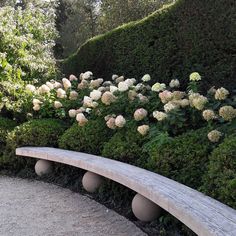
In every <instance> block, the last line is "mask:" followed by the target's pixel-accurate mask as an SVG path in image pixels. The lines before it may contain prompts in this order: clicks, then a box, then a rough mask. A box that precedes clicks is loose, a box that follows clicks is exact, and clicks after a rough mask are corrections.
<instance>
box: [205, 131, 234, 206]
mask: <svg viewBox="0 0 236 236" xmlns="http://www.w3.org/2000/svg"><path fill="white" fill-rule="evenodd" d="M209 159H210V163H209V170H208V172H207V173H206V175H205V176H204V184H203V186H202V188H201V190H202V191H204V192H205V193H206V194H208V195H209V196H212V197H213V198H216V199H218V200H219V201H221V202H224V203H225V204H228V205H229V206H231V207H233V208H235V209H236V134H234V135H232V136H230V137H227V138H225V140H224V142H223V143H221V144H220V145H219V147H218V148H216V149H215V150H214V151H213V152H212V154H211V156H210V158H209Z"/></svg>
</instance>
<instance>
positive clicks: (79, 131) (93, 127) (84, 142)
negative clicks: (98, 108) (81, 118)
mask: <svg viewBox="0 0 236 236" xmlns="http://www.w3.org/2000/svg"><path fill="white" fill-rule="evenodd" d="M112 133H113V131H112V130H110V129H108V128H107V126H106V123H105V122H104V120H101V119H97V120H90V121H89V122H88V123H86V124H85V125H84V126H82V127H81V126H79V125H78V123H77V122H76V123H75V124H74V125H72V126H71V127H70V128H69V129H68V130H66V132H65V133H64V134H63V135H62V137H61V138H60V139H59V147H60V148H63V149H68V150H73V151H78V152H86V153H91V154H100V153H101V150H102V148H103V145H104V143H105V142H106V141H107V140H109V138H110V137H111V136H112Z"/></svg>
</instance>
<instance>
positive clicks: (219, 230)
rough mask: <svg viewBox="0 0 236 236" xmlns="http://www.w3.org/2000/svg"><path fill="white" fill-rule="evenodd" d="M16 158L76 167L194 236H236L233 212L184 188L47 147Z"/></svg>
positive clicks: (124, 166) (108, 161)
mask: <svg viewBox="0 0 236 236" xmlns="http://www.w3.org/2000/svg"><path fill="white" fill-rule="evenodd" d="M16 155H19V156H25V157H33V158H38V159H42V160H49V161H52V162H58V163H63V164H67V165H71V166H75V167H79V168H82V169H85V170H88V171H91V172H93V173H96V174H98V175H101V176H104V177H106V178H108V179H111V180H113V181H116V182H118V183H120V184H122V185H124V186H126V187H128V188H130V189H132V190H134V191H136V192H137V193H139V194H141V195H143V196H144V197H146V198H148V199H150V200H151V201H153V202H154V203H156V204H157V205H159V206H160V207H162V208H163V209H165V210H166V211H167V212H169V213H170V214H172V215H173V216H175V217H176V218H177V219H179V220H180V221H181V222H183V223H184V224H185V225H186V226H188V227H189V228H190V229H192V230H193V231H194V232H195V233H196V234H197V235H201V236H208V235H217V236H224V235H230V236H236V211H235V210H234V209H232V208H230V207H228V206H226V205H224V204H222V203H220V202H218V201H216V200H214V199H212V198H210V197H207V196H205V195H204V194H202V193H200V192H198V191H196V190H194V189H191V188H189V187H187V186H185V185H183V184H180V183H178V182H175V181H173V180H171V179H168V178H166V177H163V176H161V175H158V174H156V173H153V172H150V171H148V170H144V169H141V168H138V167H135V166H132V165H129V164H125V163H121V162H118V161H114V160H111V159H107V158H103V157H99V156H95V155H90V154H85V153H79V152H74V151H67V150H62V149H56V148H48V147H21V148H17V149H16Z"/></svg>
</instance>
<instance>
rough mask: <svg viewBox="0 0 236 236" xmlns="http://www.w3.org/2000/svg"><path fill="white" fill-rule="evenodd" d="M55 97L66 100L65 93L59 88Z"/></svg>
mask: <svg viewBox="0 0 236 236" xmlns="http://www.w3.org/2000/svg"><path fill="white" fill-rule="evenodd" d="M57 97H58V98H66V91H65V90H63V89H62V88H59V89H58V90H57Z"/></svg>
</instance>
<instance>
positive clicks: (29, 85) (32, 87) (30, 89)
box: [25, 84, 36, 93]
mask: <svg viewBox="0 0 236 236" xmlns="http://www.w3.org/2000/svg"><path fill="white" fill-rule="evenodd" d="M25 89H26V90H28V91H30V92H31V93H34V92H35V91H36V88H35V86H34V85H32V84H27V85H26V87H25Z"/></svg>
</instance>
